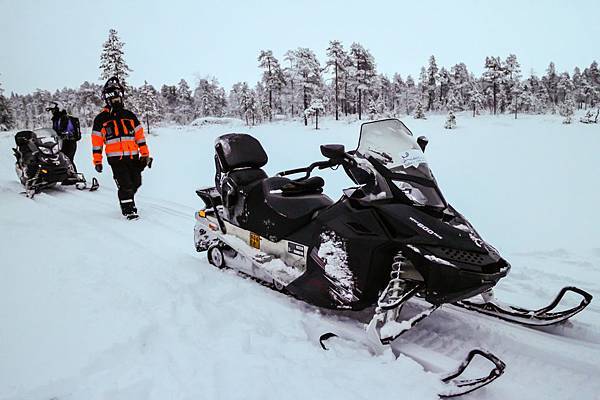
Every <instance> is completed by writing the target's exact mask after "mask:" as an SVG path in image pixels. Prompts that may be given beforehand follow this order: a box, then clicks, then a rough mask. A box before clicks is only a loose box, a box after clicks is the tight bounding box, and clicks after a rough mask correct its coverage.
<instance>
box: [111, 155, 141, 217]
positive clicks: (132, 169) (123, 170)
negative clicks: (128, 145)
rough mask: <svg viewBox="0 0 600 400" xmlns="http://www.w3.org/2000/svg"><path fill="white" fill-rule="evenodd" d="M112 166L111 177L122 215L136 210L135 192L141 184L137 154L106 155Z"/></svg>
mask: <svg viewBox="0 0 600 400" xmlns="http://www.w3.org/2000/svg"><path fill="white" fill-rule="evenodd" d="M108 164H109V165H110V167H111V168H112V172H113V178H114V179H115V182H116V183H117V188H118V189H119V191H118V195H119V204H120V205H121V212H122V213H123V215H127V214H131V213H132V212H137V208H136V207H135V200H134V196H135V192H137V190H138V188H139V187H140V186H142V168H141V167H140V159H139V157H138V156H133V158H131V157H130V156H124V157H123V158H120V157H108Z"/></svg>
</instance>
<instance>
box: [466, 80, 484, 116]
mask: <svg viewBox="0 0 600 400" xmlns="http://www.w3.org/2000/svg"><path fill="white" fill-rule="evenodd" d="M484 101H485V96H484V95H483V94H482V93H481V91H480V90H479V88H478V87H477V85H475V84H473V85H472V86H471V89H470V91H469V106H470V108H471V110H473V117H475V115H477V114H479V110H481V109H482V108H483V104H484Z"/></svg>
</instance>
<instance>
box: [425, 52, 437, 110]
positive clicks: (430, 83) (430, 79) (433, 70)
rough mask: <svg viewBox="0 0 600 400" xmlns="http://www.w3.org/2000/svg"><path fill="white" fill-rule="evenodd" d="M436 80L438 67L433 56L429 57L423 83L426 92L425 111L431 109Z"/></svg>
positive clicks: (432, 107)
mask: <svg viewBox="0 0 600 400" xmlns="http://www.w3.org/2000/svg"><path fill="white" fill-rule="evenodd" d="M437 80H438V67H437V64H436V62H435V57H434V56H431V57H429V66H428V67H427V78H426V81H425V82H424V83H425V85H426V86H425V87H426V89H425V90H426V92H427V99H428V100H427V111H430V110H433V109H434V106H433V102H434V101H435V88H436V82H437Z"/></svg>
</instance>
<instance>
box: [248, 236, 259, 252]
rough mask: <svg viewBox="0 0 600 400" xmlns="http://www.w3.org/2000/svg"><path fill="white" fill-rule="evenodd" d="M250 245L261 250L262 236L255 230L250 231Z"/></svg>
mask: <svg viewBox="0 0 600 400" xmlns="http://www.w3.org/2000/svg"><path fill="white" fill-rule="evenodd" d="M248 243H249V244H250V247H254V248H255V249H258V250H260V236H259V235H257V234H256V233H254V232H250V239H249V241H248Z"/></svg>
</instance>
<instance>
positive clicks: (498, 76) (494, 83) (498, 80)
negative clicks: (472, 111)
mask: <svg viewBox="0 0 600 400" xmlns="http://www.w3.org/2000/svg"><path fill="white" fill-rule="evenodd" d="M482 78H483V80H484V81H485V82H487V83H488V85H489V86H488V90H489V92H490V93H491V96H492V106H493V110H494V114H496V112H497V107H498V93H499V91H500V88H501V86H502V84H503V83H504V80H505V78H506V69H505V68H504V66H503V65H502V62H501V61H500V57H486V58H485V71H484V72H483V77H482Z"/></svg>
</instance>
